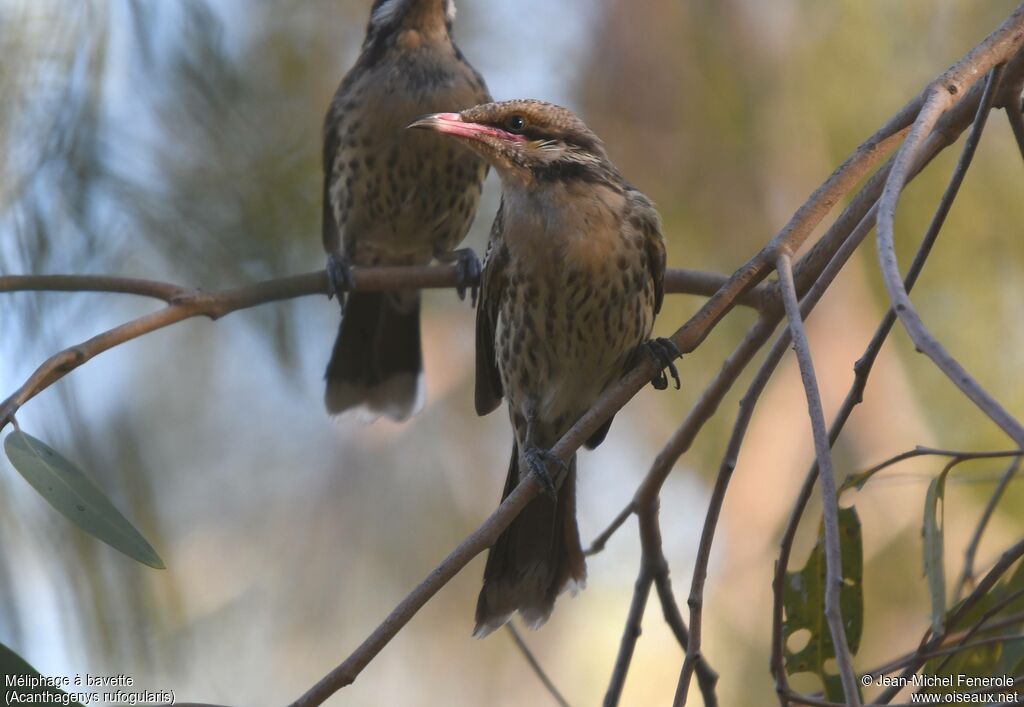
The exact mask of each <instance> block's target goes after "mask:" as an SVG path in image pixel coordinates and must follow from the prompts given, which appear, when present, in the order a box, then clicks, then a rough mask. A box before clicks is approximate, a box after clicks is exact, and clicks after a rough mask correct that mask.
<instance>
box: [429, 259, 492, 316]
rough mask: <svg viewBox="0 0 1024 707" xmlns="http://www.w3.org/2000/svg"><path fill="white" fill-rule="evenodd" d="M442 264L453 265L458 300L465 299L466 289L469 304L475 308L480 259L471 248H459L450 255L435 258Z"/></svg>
mask: <svg viewBox="0 0 1024 707" xmlns="http://www.w3.org/2000/svg"><path fill="white" fill-rule="evenodd" d="M437 259H438V260H439V261H441V262H442V263H455V292H456V294H458V295H459V299H460V300H465V299H466V289H467V288H468V289H469V292H470V302H471V303H472V305H473V306H474V307H475V306H476V298H477V291H478V288H479V287H480V275H481V274H482V273H483V267H482V266H481V265H480V258H478V257H476V253H474V252H473V249H472V248H459V249H458V250H453V251H452V252H451V253H442V254H440V255H438V256H437Z"/></svg>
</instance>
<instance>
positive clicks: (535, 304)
mask: <svg viewBox="0 0 1024 707" xmlns="http://www.w3.org/2000/svg"><path fill="white" fill-rule="evenodd" d="M410 127H419V128H429V129H432V130H435V131H438V132H441V133H445V134H447V135H450V136H453V137H454V138H455V139H456V140H458V141H460V142H462V143H463V144H465V145H467V146H469V147H470V148H472V149H473V150H475V151H476V152H477V153H478V154H479V155H480V156H482V157H483V158H484V159H486V160H487V161H488V162H489V163H490V164H491V165H492V166H493V167H494V168H495V169H496V170H497V172H498V174H499V175H500V177H501V182H502V200H501V208H500V209H499V211H498V216H497V218H496V220H495V222H494V226H493V228H492V230H491V238H490V243H489V245H488V249H487V256H486V260H485V264H484V273H483V280H482V283H481V291H480V304H479V308H478V310H477V326H476V357H477V358H476V409H477V412H478V413H479V414H481V415H485V414H487V413H489V412H491V411H492V410H494V409H495V408H496V407H497V406H498V405H499V404H500V402H501V398H502V396H504V397H505V398H507V399H508V408H509V416H510V418H511V421H512V428H513V430H514V432H515V441H514V444H513V447H512V460H511V463H510V464H509V470H508V478H507V480H506V482H505V490H504V494H503V497H502V498H504V497H505V496H508V495H509V494H510V493H511V492H512V490H513V489H515V487H516V485H517V484H518V483H519V482H520V480H522V479H523V478H525V476H526V475H527V474H530V473H533V474H536V475H537V476H538V477H540V479H541V481H542V483H544V484H545V486H546V488H547V491H548V493H547V494H546V495H540V496H537V497H536V498H534V499H533V500H532V501H531V502H530V504H529V505H528V506H527V507H526V508H525V509H524V510H523V512H522V513H521V514H520V515H519V516H518V517H517V518H516V519H515V520H514V521H513V522H512V524H511V525H510V526H509V527H508V529H507V530H505V532H504V533H502V535H501V536H500V537H499V538H498V540H497V542H496V543H495V544H494V546H493V547H492V548H491V551H490V554H489V555H488V557H487V566H486V569H485V570H484V585H483V589H482V590H481V592H480V598H479V600H478V603H477V609H476V635H477V636H485V635H487V634H488V633H490V632H491V631H493V630H494V629H496V628H498V627H499V626H501V625H502V624H504V623H505V622H506V621H508V620H509V618H510V616H511V615H512V613H513V612H515V611H518V612H519V613H520V615H521V616H522V617H523V619H524V620H525V621H526V623H527V624H528V625H531V626H533V627H536V626H538V625H540V624H541V623H543V622H544V621H545V620H546V619H547V618H548V616H549V615H550V614H551V610H552V608H553V606H554V602H555V598H556V597H557V596H558V595H559V594H560V593H561V592H562V591H563V590H565V589H566V588H569V587H576V586H580V585H582V584H583V582H584V580H585V578H586V567H585V564H584V560H583V551H582V549H581V547H580V537H579V530H578V529H577V526H576V498H575V491H576V489H575V487H576V458H575V456H573V458H572V459H571V460H569V462H568V464H567V465H565V466H566V467H567V468H566V469H565V471H566V473H565V474H564V475H562V476H561V484H560V487H559V488H555V486H554V484H553V482H552V478H558V475H557V474H555V475H554V476H553V475H552V474H551V473H550V470H551V469H552V468H553V467H554V465H558V464H560V463H559V462H558V460H557V459H556V458H555V457H553V455H551V454H550V452H549V451H548V450H549V449H550V448H551V446H552V445H554V444H555V443H556V442H557V441H558V440H559V439H560V438H561V437H562V435H564V434H565V433H566V432H567V431H568V430H569V428H570V427H571V426H572V425H573V424H574V423H575V422H576V420H577V419H578V418H579V417H580V416H582V415H583V413H584V412H586V411H587V409H588V408H589V407H590V406H591V405H592V404H593V403H594V401H595V400H597V398H598V397H599V396H600V395H601V393H603V392H604V391H605V390H606V389H607V388H608V387H609V386H610V385H612V384H613V383H614V382H616V381H617V380H618V379H619V378H620V377H621V376H622V375H623V373H624V372H625V371H626V370H627V369H628V368H629V367H630V366H631V365H632V364H633V363H634V361H635V357H636V356H637V355H639V354H640V353H641V352H647V353H649V354H650V355H653V356H654V357H655V358H656V359H657V360H658V361H659V362H660V363H661V364H663V365H664V366H666V367H668V368H669V370H670V371H671V372H672V374H673V376H674V377H675V378H676V383H677V385H678V375H677V374H676V371H675V368H674V367H673V366H672V365H671V361H672V359H673V358H674V357H675V356H676V355H678V352H677V351H675V350H674V348H675V347H674V346H673V345H672V344H671V342H668V341H667V340H665V339H656V340H653V341H648V337H649V336H650V333H651V327H652V326H653V323H654V316H655V314H656V313H657V312H658V309H659V308H660V307H661V300H662V293H663V289H662V282H663V278H664V273H665V245H664V241H663V239H662V236H661V225H660V220H659V218H658V213H657V211H656V210H655V208H654V206H653V205H652V204H651V202H650V201H649V200H648V199H647V197H645V196H644V195H643V194H641V193H640V192H639V191H637V190H636V189H634V188H633V187H632V186H630V185H629V184H628V183H627V182H626V181H625V180H624V179H623V178H622V176H621V175H620V174H619V172H618V170H617V169H616V168H615V166H614V165H613V164H612V163H611V161H610V160H609V159H608V155H607V154H606V153H605V149H604V147H603V145H602V144H601V141H600V140H599V139H598V138H597V136H596V135H594V133H593V132H591V131H590V129H589V128H587V126H586V125H584V123H583V122H582V121H581V120H580V119H579V118H577V117H576V116H575V115H573V114H572V113H571V112H569V111H568V110H566V109H565V108H560V107H558V106H554V105H551V104H548V103H542V102H539V101H529V100H519V101H507V102H502V103H489V104H486V105H480V106H477V107H474V108H471V109H469V110H465V111H463V112H461V113H441V114H436V115H430V116H426V117H424V118H421V119H420V120H418V121H416V122H415V123H413V124H412V126H410ZM654 382H655V385H656V387H659V388H664V387H667V385H668V379H667V377H666V376H665V374H664V373H661V374H659V376H658V378H656V379H655V381H654ZM610 426H611V420H609V421H608V422H607V423H605V424H604V425H603V426H602V428H601V429H600V430H598V431H597V432H596V433H595V434H594V435H593V436H592V437H591V438H590V440H589V441H588V442H587V446H588V447H589V448H591V449H593V448H594V447H596V446H597V445H598V444H600V443H601V441H602V440H603V439H604V437H605V435H606V434H607V433H608V428H609V427H610Z"/></svg>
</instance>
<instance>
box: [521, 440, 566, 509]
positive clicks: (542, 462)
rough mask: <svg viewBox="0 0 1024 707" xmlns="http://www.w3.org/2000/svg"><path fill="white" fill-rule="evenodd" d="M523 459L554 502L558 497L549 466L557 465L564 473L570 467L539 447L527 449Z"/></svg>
mask: <svg viewBox="0 0 1024 707" xmlns="http://www.w3.org/2000/svg"><path fill="white" fill-rule="evenodd" d="M523 457H524V458H525V459H526V464H527V466H529V467H530V471H531V472H532V473H533V475H534V476H536V477H537V479H538V480H539V481H540V483H541V485H542V486H543V487H544V493H546V494H547V495H548V497H550V498H551V499H552V500H554V499H555V498H556V497H557V490H556V489H555V482H554V480H553V479H552V478H551V474H549V473H548V464H549V463H551V464H555V465H556V466H558V468H559V469H561V470H562V471H563V472H567V471H568V470H569V465H568V464H566V463H565V462H564V461H562V460H561V459H560V458H558V457H556V456H555V455H554V454H552V453H551V452H550V451H548V450H547V449H539V448H537V447H529V448H528V449H526V451H525V452H524V453H523Z"/></svg>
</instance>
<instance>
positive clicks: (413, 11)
mask: <svg viewBox="0 0 1024 707" xmlns="http://www.w3.org/2000/svg"><path fill="white" fill-rule="evenodd" d="M454 21H455V0H375V2H374V3H373V9H372V10H370V27H369V34H375V33H380V34H391V33H395V32H401V31H403V30H410V29H412V30H417V31H427V32H446V33H447V32H450V31H451V28H452V22H454Z"/></svg>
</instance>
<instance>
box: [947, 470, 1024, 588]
mask: <svg viewBox="0 0 1024 707" xmlns="http://www.w3.org/2000/svg"><path fill="white" fill-rule="evenodd" d="M1020 467H1021V457H1019V456H1018V457H1017V458H1016V459H1014V460H1013V461H1012V462H1011V463H1010V466H1008V467H1007V468H1006V471H1004V472H1003V475H1002V476H1001V477H1000V479H999V483H998V484H996V488H995V490H994V491H993V492H992V495H991V496H989V499H988V503H986V504H985V510H984V511H982V513H981V518H980V519H979V520H978V525H977V527H976V528H975V529H974V534H973V535H972V536H971V540H970V542H968V543H967V550H966V551H964V567H963V570H961V572H960V577H959V578H958V579H957V581H956V584H955V585H954V587H955V589H954V590H953V597H954V600H959V599H960V596H961V595H962V594H963V592H964V589H965V588H966V587H967V585H968V584H969V583H970V582H971V581H973V579H974V558H975V556H976V555H977V554H978V546H979V545H981V537H982V536H983V535H984V534H985V529H986V528H987V527H988V522H989V521H990V520H991V519H992V515H993V514H994V513H995V510H996V506H997V505H999V501H1000V500H1001V499H1002V498H1003V494H1004V493H1006V488H1007V487H1008V486H1009V485H1010V482H1011V481H1013V479H1014V478H1015V477H1016V476H1017V472H1018V471H1020Z"/></svg>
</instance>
